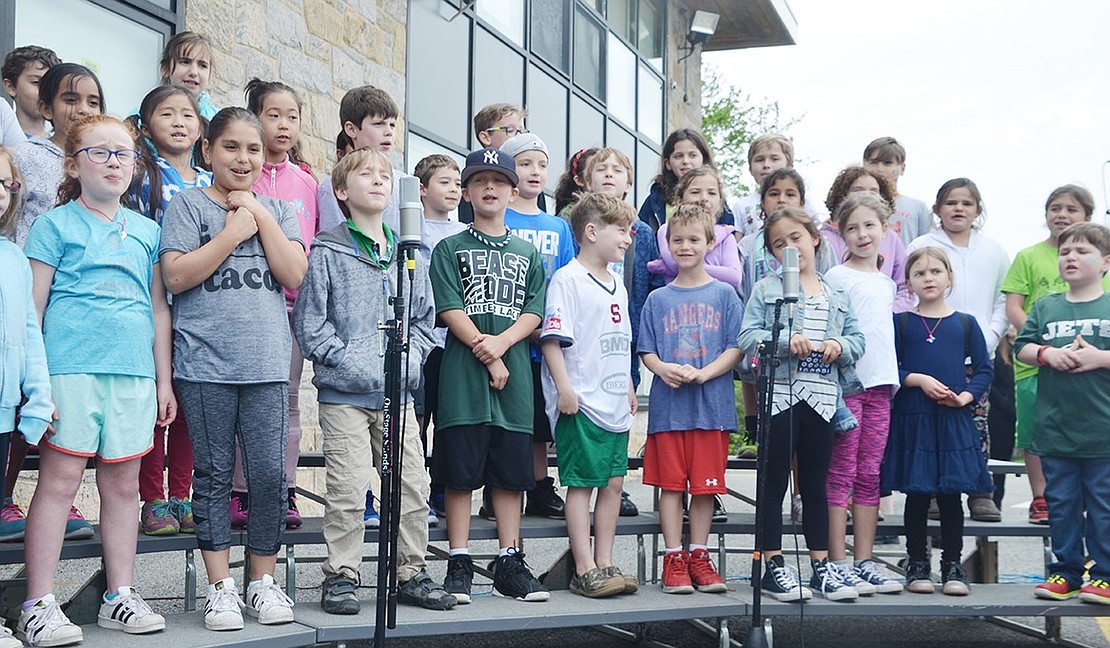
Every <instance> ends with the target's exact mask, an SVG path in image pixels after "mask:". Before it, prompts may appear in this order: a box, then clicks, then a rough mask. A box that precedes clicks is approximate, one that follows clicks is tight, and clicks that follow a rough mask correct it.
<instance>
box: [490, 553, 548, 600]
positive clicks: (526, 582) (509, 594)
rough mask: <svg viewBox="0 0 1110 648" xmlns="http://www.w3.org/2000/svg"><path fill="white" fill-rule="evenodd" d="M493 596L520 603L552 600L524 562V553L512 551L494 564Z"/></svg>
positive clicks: (500, 557)
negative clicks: (511, 599)
mask: <svg viewBox="0 0 1110 648" xmlns="http://www.w3.org/2000/svg"><path fill="white" fill-rule="evenodd" d="M493 594H494V596H503V597H505V598H513V599H516V600H518V601H529V602H540V601H546V600H547V599H549V598H551V592H548V591H547V588H546V587H544V586H543V585H542V584H541V583H540V582H539V581H538V580H536V577H535V576H533V575H532V572H531V570H529V569H528V564H527V563H526V562H524V552H522V551H510V552H509V554H508V555H506V556H498V557H497V560H496V561H494V564H493Z"/></svg>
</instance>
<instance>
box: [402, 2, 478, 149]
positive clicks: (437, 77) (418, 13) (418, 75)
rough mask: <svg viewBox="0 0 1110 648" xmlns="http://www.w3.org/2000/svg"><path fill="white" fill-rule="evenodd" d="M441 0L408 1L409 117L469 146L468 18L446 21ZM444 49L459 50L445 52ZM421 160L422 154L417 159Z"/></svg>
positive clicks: (433, 131)
mask: <svg viewBox="0 0 1110 648" xmlns="http://www.w3.org/2000/svg"><path fill="white" fill-rule="evenodd" d="M441 6H443V5H442V3H441V2H440V1H439V0H412V2H411V3H410V4H409V7H410V8H409V38H411V39H412V40H411V47H409V61H408V66H409V69H408V78H409V97H408V102H407V105H406V107H405V108H406V111H407V113H408V115H407V119H408V120H409V121H411V122H412V123H413V124H418V125H420V126H421V127H423V128H425V129H427V130H428V131H430V132H432V133H435V135H436V136H438V137H442V138H443V139H444V140H446V141H447V142H450V143H451V145H452V146H457V147H458V148H461V149H465V148H468V146H469V142H470V135H469V133H470V115H469V113H468V111H467V104H466V97H467V94H468V93H467V83H468V79H469V78H470V74H469V73H468V68H467V57H466V56H464V55H462V53H463V52H467V51H469V50H470V29H469V28H468V22H469V21H467V20H462V19H456V20H453V21H451V22H448V21H447V18H450V14H449V15H447V16H444V15H443V14H442V13H441V12H440V7H441ZM444 52H458V53H460V54H459V55H457V56H444V54H443V53H444ZM416 159H417V160H419V159H420V158H416Z"/></svg>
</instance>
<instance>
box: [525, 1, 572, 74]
mask: <svg viewBox="0 0 1110 648" xmlns="http://www.w3.org/2000/svg"><path fill="white" fill-rule="evenodd" d="M569 9H570V5H569V4H567V3H566V2H564V1H563V0H532V19H531V24H532V51H533V52H535V53H536V54H538V55H539V56H541V57H543V60H545V61H547V62H548V63H550V64H551V65H553V66H554V67H556V68H558V69H559V70H562V71H563V72H568V71H569V70H568V69H567V66H568V65H569V61H568V60H567V59H568V57H567V36H568V33H569V32H570V11H569Z"/></svg>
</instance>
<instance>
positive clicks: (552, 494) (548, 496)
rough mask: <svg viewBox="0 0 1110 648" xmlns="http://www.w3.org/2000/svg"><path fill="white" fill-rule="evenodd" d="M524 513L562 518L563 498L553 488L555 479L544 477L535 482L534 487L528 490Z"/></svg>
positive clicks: (563, 509)
mask: <svg viewBox="0 0 1110 648" xmlns="http://www.w3.org/2000/svg"><path fill="white" fill-rule="evenodd" d="M524 513H525V514H526V515H535V516H538V517H545V518H551V519H552V520H562V519H563V518H565V517H566V510H565V505H564V504H563V498H561V497H559V491H557V490H555V479H554V478H553V477H544V478H543V479H541V480H540V481H538V482H536V487H535V488H533V489H532V490H530V491H528V504H527V506H525V507H524Z"/></svg>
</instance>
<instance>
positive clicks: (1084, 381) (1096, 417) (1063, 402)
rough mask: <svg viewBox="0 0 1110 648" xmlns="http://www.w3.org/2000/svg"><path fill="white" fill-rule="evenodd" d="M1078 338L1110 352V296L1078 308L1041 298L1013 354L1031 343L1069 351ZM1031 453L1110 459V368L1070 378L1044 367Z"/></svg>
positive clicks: (1053, 298) (1054, 297) (1060, 298)
mask: <svg viewBox="0 0 1110 648" xmlns="http://www.w3.org/2000/svg"><path fill="white" fill-rule="evenodd" d="M1077 335H1082V336H1083V339H1084V340H1086V341H1087V343H1088V344H1090V345H1091V346H1093V347H1095V348H1098V349H1102V350H1104V351H1105V350H1107V349H1110V295H1107V294H1103V295H1102V296H1101V297H1099V298H1098V299H1095V300H1092V301H1089V302H1078V303H1077V302H1070V301H1068V300H1067V299H1066V298H1065V296H1064V295H1062V294H1056V295H1046V296H1044V297H1042V298H1041V299H1040V300H1038V301H1037V303H1036V304H1033V310H1031V311H1029V319H1027V320H1025V326H1024V327H1023V328H1022V329H1021V334H1020V335H1018V338H1017V342H1016V343H1015V344H1014V349H1015V350H1016V351H1019V352H1020V351H1021V349H1022V347H1024V346H1025V345H1026V344H1029V343H1033V344H1050V345H1052V346H1054V347H1057V348H1059V347H1064V346H1067V345H1069V344H1071V343H1072V342H1073V341H1074V340H1075V337H1076V336H1077ZM1031 450H1032V451H1033V452H1034V453H1036V454H1038V455H1040V456H1047V457H1069V458H1074V459H1102V458H1110V369H1096V370H1094V371H1085V372H1083V373H1067V372H1064V371H1056V370H1055V369H1052V368H1051V367H1040V374H1039V377H1038V379H1037V427H1036V428H1035V429H1034V430H1033V443H1032V446H1031Z"/></svg>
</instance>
